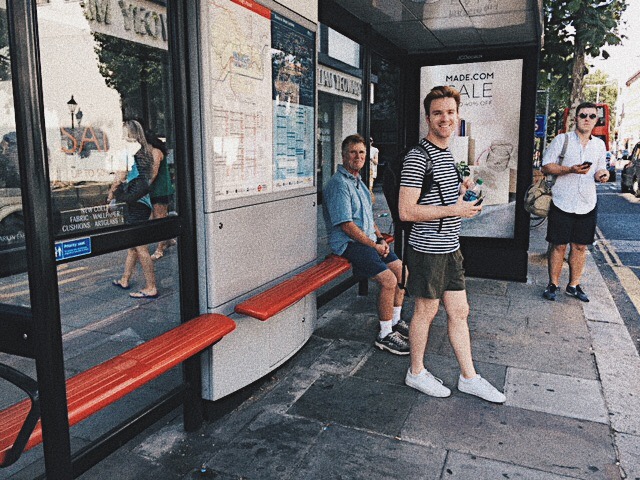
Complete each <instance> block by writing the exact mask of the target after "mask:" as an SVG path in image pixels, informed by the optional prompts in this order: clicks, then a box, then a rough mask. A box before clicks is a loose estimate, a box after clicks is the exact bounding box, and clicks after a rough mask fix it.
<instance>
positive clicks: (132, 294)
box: [129, 290, 158, 298]
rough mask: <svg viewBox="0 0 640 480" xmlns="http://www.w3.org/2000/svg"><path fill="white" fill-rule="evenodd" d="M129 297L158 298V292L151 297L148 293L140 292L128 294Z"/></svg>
mask: <svg viewBox="0 0 640 480" xmlns="http://www.w3.org/2000/svg"><path fill="white" fill-rule="evenodd" d="M129 296H130V297H131V298H158V292H156V293H155V294H153V295H151V294H149V293H144V292H143V291H142V290H140V291H139V292H135V293H130V294H129Z"/></svg>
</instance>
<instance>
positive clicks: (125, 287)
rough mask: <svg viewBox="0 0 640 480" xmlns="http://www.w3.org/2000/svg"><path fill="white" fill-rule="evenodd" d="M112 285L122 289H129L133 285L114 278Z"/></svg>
mask: <svg viewBox="0 0 640 480" xmlns="http://www.w3.org/2000/svg"><path fill="white" fill-rule="evenodd" d="M111 285H113V286H114V287H118V288H121V289H122V290H129V289H130V288H131V285H123V284H122V282H120V280H112V281H111Z"/></svg>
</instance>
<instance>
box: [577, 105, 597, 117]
mask: <svg viewBox="0 0 640 480" xmlns="http://www.w3.org/2000/svg"><path fill="white" fill-rule="evenodd" d="M584 108H595V109H596V110H597V109H598V106H597V105H596V104H595V103H593V102H582V103H581V104H580V105H578V106H577V107H576V117H577V116H578V114H579V113H580V110H582V109H584Z"/></svg>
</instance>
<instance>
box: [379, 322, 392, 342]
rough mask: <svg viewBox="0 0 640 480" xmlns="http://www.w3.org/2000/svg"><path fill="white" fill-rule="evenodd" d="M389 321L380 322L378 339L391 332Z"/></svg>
mask: <svg viewBox="0 0 640 480" xmlns="http://www.w3.org/2000/svg"><path fill="white" fill-rule="evenodd" d="M392 327H393V324H392V323H391V320H385V321H380V338H384V337H386V336H387V335H389V334H390V333H391V332H392V331H393V328H392Z"/></svg>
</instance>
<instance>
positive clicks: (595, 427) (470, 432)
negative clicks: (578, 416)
mask: <svg viewBox="0 0 640 480" xmlns="http://www.w3.org/2000/svg"><path fill="white" fill-rule="evenodd" d="M438 400H440V401H437V400H436V399H432V398H428V397H426V396H423V401H422V402H419V403H416V405H415V406H414V407H413V408H412V410H411V412H410V414H409V417H408V418H407V421H406V422H405V425H404V427H403V429H402V439H403V440H406V441H410V442H416V443H422V444H424V445H428V446H431V447H436V448H445V449H447V450H455V451H458V452H462V453H468V454H471V455H476V456H479V457H483V458H487V459H492V460H498V461H502V462H507V463H513V464H516V465H520V466H523V467H527V468H532V469H536V470H542V471H545V472H551V473H555V474H558V475H568V476H573V477H577V478H584V479H602V480H605V479H606V480H612V479H617V478H620V477H619V471H618V468H617V466H616V455H615V450H614V447H613V439H612V438H611V435H610V432H609V427H608V426H607V425H603V424H600V423H595V422H587V421H584V420H575V419H570V418H565V417H560V416H557V415H550V414H548V413H540V412H532V411H529V410H524V409H521V408H514V407H509V406H504V405H493V404H489V403H488V402H485V401H483V400H480V399H476V398H474V397H471V396H465V397H452V398H447V399H438Z"/></svg>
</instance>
